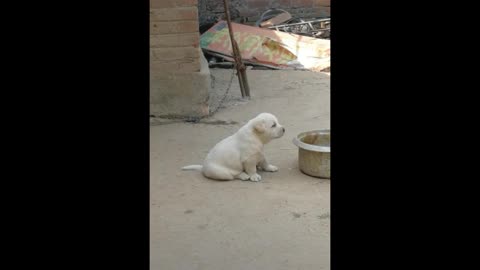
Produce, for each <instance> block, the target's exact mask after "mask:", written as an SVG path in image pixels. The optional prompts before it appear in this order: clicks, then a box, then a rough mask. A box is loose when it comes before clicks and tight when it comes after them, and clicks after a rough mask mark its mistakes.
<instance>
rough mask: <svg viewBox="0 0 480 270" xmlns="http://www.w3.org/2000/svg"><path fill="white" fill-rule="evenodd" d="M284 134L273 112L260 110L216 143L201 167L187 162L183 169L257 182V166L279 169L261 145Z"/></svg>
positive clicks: (216, 176) (258, 178)
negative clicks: (236, 129)
mask: <svg viewBox="0 0 480 270" xmlns="http://www.w3.org/2000/svg"><path fill="white" fill-rule="evenodd" d="M284 133H285V128H284V127H283V126H281V125H280V124H279V123H278V120H277V118H276V117H275V116H274V115H273V114H270V113H261V114H259V115H258V116H257V117H255V118H253V119H252V120H250V121H249V122H248V123H247V124H246V125H244V126H243V127H241V128H240V129H239V130H238V131H237V132H236V133H235V134H233V135H232V136H230V137H228V138H225V139H223V140H222V141H221V142H219V143H218V144H217V145H215V146H214V147H213V148H212V150H210V152H209V153H208V155H207V158H205V161H204V162H203V166H202V165H190V166H185V167H183V168H182V170H201V171H202V173H203V175H204V176H205V177H208V178H211V179H216V180H232V179H241V180H251V181H260V180H261V179H262V177H261V176H260V175H258V174H257V166H259V167H260V168H261V169H263V170H264V171H267V172H276V171H278V168H277V167H276V166H273V165H271V164H268V162H267V160H266V159H265V156H264V155H263V145H264V144H266V143H268V142H270V141H271V140H272V139H276V138H280V137H282V136H283V134H284Z"/></svg>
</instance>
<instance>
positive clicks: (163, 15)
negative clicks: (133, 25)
mask: <svg viewBox="0 0 480 270" xmlns="http://www.w3.org/2000/svg"><path fill="white" fill-rule="evenodd" d="M182 20H183V21H193V20H198V9H197V8H196V7H180V8H160V9H150V21H151V22H161V21H182Z"/></svg>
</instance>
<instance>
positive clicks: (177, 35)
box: [150, 0, 200, 73]
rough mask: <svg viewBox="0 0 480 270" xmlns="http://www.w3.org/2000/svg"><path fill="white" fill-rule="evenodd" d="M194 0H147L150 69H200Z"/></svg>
mask: <svg viewBox="0 0 480 270" xmlns="http://www.w3.org/2000/svg"><path fill="white" fill-rule="evenodd" d="M199 38H200V34H199V31H198V9H197V0H150V69H151V72H157V73H158V72H163V73H188V72H197V71H200V48H199Z"/></svg>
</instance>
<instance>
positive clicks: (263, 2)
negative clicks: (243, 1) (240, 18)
mask: <svg viewBox="0 0 480 270" xmlns="http://www.w3.org/2000/svg"><path fill="white" fill-rule="evenodd" d="M247 7H248V8H249V9H257V8H258V9H261V10H260V12H264V11H265V10H267V9H269V8H270V0H247Z"/></svg>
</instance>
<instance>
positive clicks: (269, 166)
mask: <svg viewBox="0 0 480 270" xmlns="http://www.w3.org/2000/svg"><path fill="white" fill-rule="evenodd" d="M264 170H265V171H267V172H276V171H278V167H277V166H273V165H271V164H269V165H268V166H267V167H266V168H264Z"/></svg>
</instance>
